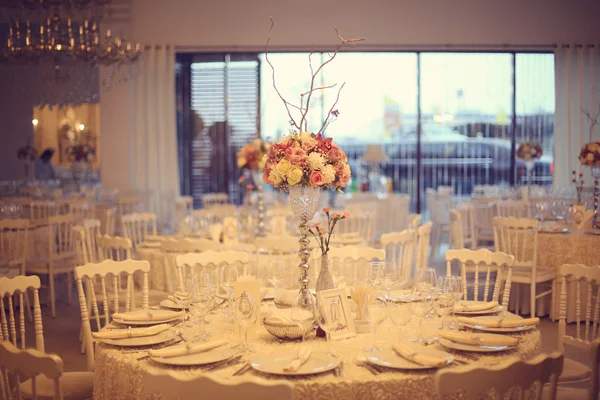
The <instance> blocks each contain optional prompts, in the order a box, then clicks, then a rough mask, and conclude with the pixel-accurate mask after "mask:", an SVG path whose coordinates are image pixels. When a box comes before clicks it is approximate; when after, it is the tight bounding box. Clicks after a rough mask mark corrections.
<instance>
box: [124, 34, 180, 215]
mask: <svg viewBox="0 0 600 400" xmlns="http://www.w3.org/2000/svg"><path fill="white" fill-rule="evenodd" d="M134 84H135V89H134V90H135V91H134V104H135V108H134V110H135V116H134V118H133V125H134V126H133V129H132V137H131V139H132V142H131V158H130V162H131V174H132V175H131V177H130V179H131V180H130V181H131V183H132V186H133V187H134V188H135V189H138V190H141V191H145V192H147V193H149V194H151V198H150V206H151V210H152V212H154V213H156V215H157V219H158V221H160V222H161V223H162V224H163V225H172V222H173V221H172V219H173V218H174V209H173V208H174V204H173V199H174V196H175V195H176V194H178V193H179V169H178V162H177V126H176V114H175V113H176V109H175V108H176V105H175V54H174V52H173V48H172V47H171V46H151V47H150V48H147V49H146V50H145V52H144V64H143V68H142V70H141V74H140V75H139V76H138V77H137V78H136V79H135V82H134Z"/></svg>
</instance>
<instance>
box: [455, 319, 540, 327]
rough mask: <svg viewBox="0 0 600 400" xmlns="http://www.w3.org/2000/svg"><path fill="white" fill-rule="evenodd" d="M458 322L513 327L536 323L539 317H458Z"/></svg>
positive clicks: (538, 321)
mask: <svg viewBox="0 0 600 400" xmlns="http://www.w3.org/2000/svg"><path fill="white" fill-rule="evenodd" d="M458 322H460V323H462V324H467V325H479V326H485V327H487V328H514V327H517V326H527V325H538V324H539V323H540V319H539V318H523V319H508V318H503V317H498V318H497V319H494V318H466V317H458Z"/></svg>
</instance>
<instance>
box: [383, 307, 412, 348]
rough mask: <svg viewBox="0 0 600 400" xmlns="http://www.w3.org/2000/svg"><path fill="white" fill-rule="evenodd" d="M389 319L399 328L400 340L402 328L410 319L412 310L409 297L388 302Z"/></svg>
mask: <svg viewBox="0 0 600 400" xmlns="http://www.w3.org/2000/svg"><path fill="white" fill-rule="evenodd" d="M388 308H389V311H390V319H391V320H392V323H393V324H394V325H396V326H397V327H399V328H400V329H398V333H399V339H400V340H402V327H403V326H406V325H407V324H408V323H409V322H410V320H411V318H412V308H411V301H410V297H408V296H406V297H404V298H396V299H394V300H393V301H390V302H388Z"/></svg>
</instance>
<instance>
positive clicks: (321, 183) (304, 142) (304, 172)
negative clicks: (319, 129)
mask: <svg viewBox="0 0 600 400" xmlns="http://www.w3.org/2000/svg"><path fill="white" fill-rule="evenodd" d="M264 164H265V168H264V175H263V179H264V180H265V182H267V183H270V184H271V185H273V186H274V187H276V188H278V189H282V190H288V189H289V188H290V187H294V186H303V187H312V188H319V189H330V188H335V189H338V190H341V189H342V188H344V187H345V186H346V185H347V184H348V182H349V181H350V175H351V173H350V166H349V165H348V157H347V156H346V153H344V151H343V150H342V149H340V148H339V147H338V146H337V145H336V144H335V143H334V142H333V140H332V139H331V138H327V139H325V138H323V135H322V134H320V133H319V134H316V135H315V134H314V133H309V132H302V133H295V132H294V133H292V134H290V135H288V136H286V137H284V138H283V139H281V140H280V141H279V142H277V143H275V144H273V146H272V147H271V149H270V150H269V152H268V153H267V155H266V156H265V162H264Z"/></svg>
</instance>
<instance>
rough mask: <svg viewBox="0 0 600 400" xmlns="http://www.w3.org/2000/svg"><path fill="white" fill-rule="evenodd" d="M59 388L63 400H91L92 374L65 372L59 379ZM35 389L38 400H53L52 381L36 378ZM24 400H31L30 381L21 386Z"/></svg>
mask: <svg viewBox="0 0 600 400" xmlns="http://www.w3.org/2000/svg"><path fill="white" fill-rule="evenodd" d="M60 386H61V390H62V395H63V399H64V400H86V399H91V398H92V395H93V393H94V373H93V372H65V373H64V374H63V376H62V377H61V378H60ZM35 387H36V392H37V398H38V400H53V399H54V381H53V380H52V379H48V378H46V377H45V376H43V375H40V376H38V377H36V379H35ZM21 392H22V394H23V398H24V399H33V392H32V390H31V379H30V380H27V381H25V382H23V383H22V384H21Z"/></svg>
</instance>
